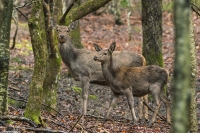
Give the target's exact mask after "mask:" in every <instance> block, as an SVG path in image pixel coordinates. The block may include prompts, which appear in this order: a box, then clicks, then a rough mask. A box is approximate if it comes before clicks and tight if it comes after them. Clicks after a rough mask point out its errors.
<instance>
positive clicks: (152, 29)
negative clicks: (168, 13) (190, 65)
mask: <svg viewBox="0 0 200 133" xmlns="http://www.w3.org/2000/svg"><path fill="white" fill-rule="evenodd" d="M142 29H143V48H142V50H143V55H144V57H145V58H146V61H147V65H153V64H154V65H159V66H162V67H163V55H162V0H142Z"/></svg>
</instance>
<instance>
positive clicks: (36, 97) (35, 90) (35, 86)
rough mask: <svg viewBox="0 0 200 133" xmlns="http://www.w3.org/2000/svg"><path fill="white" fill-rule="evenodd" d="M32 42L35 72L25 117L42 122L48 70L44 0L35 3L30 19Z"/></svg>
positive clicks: (38, 122)
mask: <svg viewBox="0 0 200 133" xmlns="http://www.w3.org/2000/svg"><path fill="white" fill-rule="evenodd" d="M28 26H29V31H30V35H31V43H32V47H33V54H34V59H35V60H34V72H33V76H32V81H31V85H30V90H29V97H28V103H27V105H26V110H25V117H27V118H30V119H31V120H33V121H34V122H35V123H37V124H40V123H41V119H40V115H41V106H42V100H43V81H44V77H45V72H46V55H47V51H46V49H47V48H46V44H47V42H46V33H45V24H44V12H43V7H42V1H37V2H34V3H33V8H32V11H31V17H30V19H29V21H28Z"/></svg>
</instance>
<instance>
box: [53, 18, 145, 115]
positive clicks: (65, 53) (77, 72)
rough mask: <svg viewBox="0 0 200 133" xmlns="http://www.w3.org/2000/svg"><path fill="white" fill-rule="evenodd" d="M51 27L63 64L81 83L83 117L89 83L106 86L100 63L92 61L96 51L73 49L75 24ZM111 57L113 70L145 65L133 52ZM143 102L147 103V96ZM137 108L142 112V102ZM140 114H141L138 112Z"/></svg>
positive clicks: (140, 57) (123, 52) (120, 53)
mask: <svg viewBox="0 0 200 133" xmlns="http://www.w3.org/2000/svg"><path fill="white" fill-rule="evenodd" d="M51 26H52V27H54V28H55V29H56V31H57V33H58V41H59V52H60V55H61V58H62V60H63V62H64V63H65V64H66V65H67V67H68V68H69V70H70V71H71V74H72V76H73V78H74V79H75V80H77V81H81V83H82V89H83V90H82V98H83V115H86V114H87V99H88V90H89V86H90V83H94V84H99V85H105V86H108V83H107V81H106V80H105V79H104V77H103V74H102V70H101V65H100V63H99V62H95V61H94V60H93V57H94V55H95V54H96V51H89V50H86V49H76V48H74V47H73V45H72V42H71V38H70V36H69V32H70V31H72V30H73V29H74V28H76V26H77V22H73V23H71V24H70V25H69V26H60V25H57V24H56V23H55V21H53V20H51ZM113 56H114V57H113V66H114V68H118V67H120V66H143V65H145V64H146V60H145V58H144V57H143V56H142V55H139V54H135V53H133V52H128V51H122V52H119V51H117V52H114V53H113ZM120 57H125V58H126V59H120ZM144 100H145V101H147V96H146V97H145V98H144ZM139 108H140V110H142V109H141V108H142V100H140V102H139ZM144 111H145V112H144V113H145V119H148V118H147V117H148V113H147V111H148V110H147V108H145V109H144ZM140 113H142V112H141V111H140ZM141 116H142V114H141Z"/></svg>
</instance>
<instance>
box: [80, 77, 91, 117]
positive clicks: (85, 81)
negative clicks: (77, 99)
mask: <svg viewBox="0 0 200 133" xmlns="http://www.w3.org/2000/svg"><path fill="white" fill-rule="evenodd" d="M81 84H82V88H83V90H82V98H83V115H86V114H87V100H88V90H89V87H90V79H89V78H88V77H82V78H81Z"/></svg>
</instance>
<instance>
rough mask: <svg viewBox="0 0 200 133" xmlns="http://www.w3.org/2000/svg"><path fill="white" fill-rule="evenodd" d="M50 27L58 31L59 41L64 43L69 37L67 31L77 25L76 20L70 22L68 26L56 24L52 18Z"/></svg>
mask: <svg viewBox="0 0 200 133" xmlns="http://www.w3.org/2000/svg"><path fill="white" fill-rule="evenodd" d="M50 23H51V27H53V28H54V29H56V31H57V33H58V41H59V43H65V42H66V41H67V39H68V38H69V33H70V32H71V31H72V30H74V29H75V28H76V27H77V26H78V21H74V22H72V23H71V24H70V25H69V26H61V25H58V24H57V23H56V22H55V21H54V20H53V19H51V20H50Z"/></svg>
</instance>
